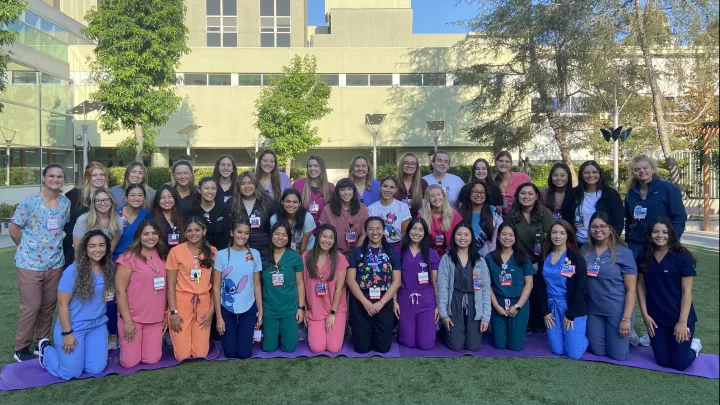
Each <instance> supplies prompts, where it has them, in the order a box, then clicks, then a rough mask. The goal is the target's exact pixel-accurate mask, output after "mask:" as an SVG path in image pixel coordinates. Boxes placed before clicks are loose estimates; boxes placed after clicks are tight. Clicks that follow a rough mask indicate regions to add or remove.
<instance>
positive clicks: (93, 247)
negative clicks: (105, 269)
mask: <svg viewBox="0 0 720 405" xmlns="http://www.w3.org/2000/svg"><path fill="white" fill-rule="evenodd" d="M86 250H87V255H88V258H89V259H90V261H92V262H95V263H98V262H99V261H100V260H102V258H103V257H105V253H106V252H107V244H106V243H105V238H103V237H102V236H101V235H95V236H93V237H92V238H90V239H89V240H88V242H87V249H86Z"/></svg>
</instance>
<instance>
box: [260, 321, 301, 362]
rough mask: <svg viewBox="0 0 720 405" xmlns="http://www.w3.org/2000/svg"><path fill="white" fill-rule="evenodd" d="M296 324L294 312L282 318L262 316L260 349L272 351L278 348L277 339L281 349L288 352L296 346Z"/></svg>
mask: <svg viewBox="0 0 720 405" xmlns="http://www.w3.org/2000/svg"><path fill="white" fill-rule="evenodd" d="M297 339H298V324H297V321H296V320H295V313H293V314H292V315H290V316H286V317H284V318H270V317H266V316H263V338H262V349H263V351H266V352H274V351H275V350H277V348H278V341H279V343H280V349H282V351H284V352H287V353H290V352H294V351H295V349H296V348H297Z"/></svg>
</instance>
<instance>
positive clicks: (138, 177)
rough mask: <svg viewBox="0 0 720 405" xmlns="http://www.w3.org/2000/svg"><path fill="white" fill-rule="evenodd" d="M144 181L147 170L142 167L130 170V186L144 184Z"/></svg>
mask: <svg viewBox="0 0 720 405" xmlns="http://www.w3.org/2000/svg"><path fill="white" fill-rule="evenodd" d="M144 179H145V170H144V169H143V168H142V166H140V165H137V166H135V167H133V168H132V170H130V174H128V181H130V184H142V182H143V180H144Z"/></svg>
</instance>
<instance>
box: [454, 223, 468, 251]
mask: <svg viewBox="0 0 720 405" xmlns="http://www.w3.org/2000/svg"><path fill="white" fill-rule="evenodd" d="M454 238H455V245H457V247H460V248H466V247H468V246H470V242H472V232H470V229H468V228H467V227H465V226H461V227H460V228H458V229H457V230H455V235H454Z"/></svg>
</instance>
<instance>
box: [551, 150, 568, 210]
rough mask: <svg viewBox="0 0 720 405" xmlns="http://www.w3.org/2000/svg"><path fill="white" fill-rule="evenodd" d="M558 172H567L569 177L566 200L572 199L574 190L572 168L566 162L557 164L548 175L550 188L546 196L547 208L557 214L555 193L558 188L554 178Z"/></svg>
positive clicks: (566, 186)
mask: <svg viewBox="0 0 720 405" xmlns="http://www.w3.org/2000/svg"><path fill="white" fill-rule="evenodd" d="M556 170H565V174H566V175H567V179H568V180H567V181H568V182H567V184H566V185H565V196H566V197H565V198H569V197H570V194H571V193H570V189H571V188H572V183H571V182H572V172H571V171H570V167H568V165H567V164H565V163H564V162H557V163H555V164H554V165H553V166H552V168H551V169H550V173H549V174H548V180H547V184H548V187H547V193H546V194H545V206H546V207H547V208H548V209H549V210H550V211H552V212H555V192H556V191H557V186H555V183H553V181H552V178H553V174H554V173H555V171H556ZM561 204H562V203H561Z"/></svg>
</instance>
